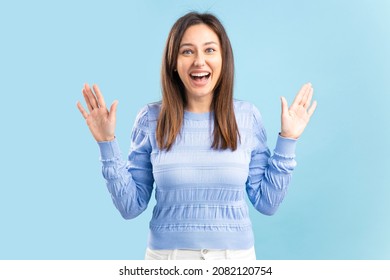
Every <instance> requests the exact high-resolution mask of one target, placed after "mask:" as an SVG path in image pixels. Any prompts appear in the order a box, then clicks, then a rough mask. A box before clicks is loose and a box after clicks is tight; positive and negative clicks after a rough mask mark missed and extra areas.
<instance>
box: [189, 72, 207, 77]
mask: <svg viewBox="0 0 390 280" xmlns="http://www.w3.org/2000/svg"><path fill="white" fill-rule="evenodd" d="M208 74H210V73H207V72H204V73H192V74H191V76H193V77H204V76H207V75H208Z"/></svg>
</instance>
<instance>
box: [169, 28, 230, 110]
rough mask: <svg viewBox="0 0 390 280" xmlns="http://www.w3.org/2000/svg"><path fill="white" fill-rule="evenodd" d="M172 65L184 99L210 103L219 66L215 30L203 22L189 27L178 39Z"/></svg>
mask: <svg viewBox="0 0 390 280" xmlns="http://www.w3.org/2000/svg"><path fill="white" fill-rule="evenodd" d="M176 68H177V72H178V74H179V77H180V79H181V81H182V82H183V84H184V86H185V89H186V95H187V98H188V100H189V101H190V102H191V101H202V102H205V101H206V102H210V104H211V101H212V94H213V92H214V88H215V85H216V84H217V81H218V79H219V76H220V75H221V68H222V54H221V44H220V42H219V39H218V36H217V34H216V33H215V32H214V31H213V30H212V29H211V28H210V27H208V26H207V25H205V24H197V25H193V26H191V27H189V28H188V29H187V30H186V31H185V32H184V36H183V38H182V40H181V42H180V49H179V55H178V58H177V67H176Z"/></svg>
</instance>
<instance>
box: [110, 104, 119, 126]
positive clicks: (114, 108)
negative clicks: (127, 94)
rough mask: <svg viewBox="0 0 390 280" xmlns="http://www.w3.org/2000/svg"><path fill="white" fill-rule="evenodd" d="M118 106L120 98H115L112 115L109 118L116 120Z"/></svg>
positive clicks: (111, 110)
mask: <svg viewBox="0 0 390 280" xmlns="http://www.w3.org/2000/svg"><path fill="white" fill-rule="evenodd" d="M117 107H118V100H115V101H114V102H113V103H112V105H111V107H110V115H109V116H108V118H109V119H110V121H115V119H116V108H117Z"/></svg>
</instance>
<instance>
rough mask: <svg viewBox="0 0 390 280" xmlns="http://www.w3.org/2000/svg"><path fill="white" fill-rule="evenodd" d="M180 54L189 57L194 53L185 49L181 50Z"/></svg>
mask: <svg viewBox="0 0 390 280" xmlns="http://www.w3.org/2000/svg"><path fill="white" fill-rule="evenodd" d="M181 53H182V54H184V55H191V54H193V53H194V52H193V51H192V50H190V49H185V50H183V51H182V52H181Z"/></svg>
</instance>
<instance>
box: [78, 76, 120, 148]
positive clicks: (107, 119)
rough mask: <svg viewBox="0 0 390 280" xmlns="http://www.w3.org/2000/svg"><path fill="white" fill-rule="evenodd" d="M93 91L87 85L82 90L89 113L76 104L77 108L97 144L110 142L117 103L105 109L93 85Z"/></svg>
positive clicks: (96, 87) (97, 89)
mask: <svg viewBox="0 0 390 280" xmlns="http://www.w3.org/2000/svg"><path fill="white" fill-rule="evenodd" d="M92 87H93V90H92V89H91V88H90V87H89V85H88V84H85V85H84V88H83V90H82V92H83V95H84V99H85V102H86V103H87V107H88V111H89V113H88V112H87V111H86V110H85V109H84V107H83V106H82V105H81V103H80V101H78V102H77V108H78V109H79V110H80V113H81V114H82V115H83V117H84V119H85V120H86V121H87V125H88V127H89V130H90V131H91V133H92V135H93V137H94V138H95V140H96V141H97V142H103V141H112V140H114V138H115V123H116V108H117V105H118V101H117V100H115V101H114V102H113V103H112V105H111V108H110V111H108V110H107V108H106V103H105V102H104V98H103V95H102V93H101V92H100V90H99V88H98V86H97V85H93V86H92Z"/></svg>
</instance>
